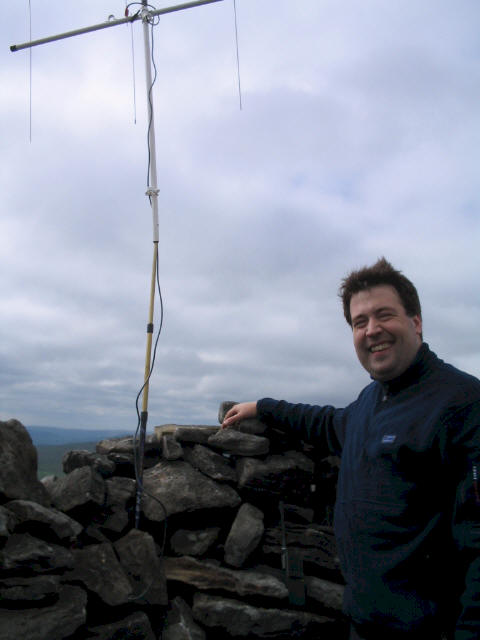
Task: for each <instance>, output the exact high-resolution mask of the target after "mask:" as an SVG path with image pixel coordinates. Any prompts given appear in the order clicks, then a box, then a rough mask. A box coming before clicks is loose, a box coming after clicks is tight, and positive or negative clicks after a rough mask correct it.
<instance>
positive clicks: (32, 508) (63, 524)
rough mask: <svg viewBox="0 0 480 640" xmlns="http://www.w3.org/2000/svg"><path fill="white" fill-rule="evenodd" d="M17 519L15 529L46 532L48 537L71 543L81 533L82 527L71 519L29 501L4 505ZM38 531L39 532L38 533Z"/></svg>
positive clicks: (11, 502)
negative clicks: (26, 528)
mask: <svg viewBox="0 0 480 640" xmlns="http://www.w3.org/2000/svg"><path fill="white" fill-rule="evenodd" d="M4 506H5V507H6V508H7V509H9V511H11V512H12V513H14V514H15V515H16V517H17V528H18V527H20V526H21V527H22V529H23V528H25V527H27V526H28V528H29V529H28V530H29V531H30V532H31V533H37V535H39V532H40V531H41V532H46V533H47V534H48V537H51V535H52V534H53V536H54V537H55V538H57V539H58V540H66V541H73V540H75V538H77V536H78V535H79V534H80V532H81V531H82V528H83V527H82V525H81V524H80V523H78V522H77V521H76V520H73V518H70V517H69V516H67V515H66V514H64V513H62V512H61V511H59V510H58V509H54V508H53V507H51V508H47V507H44V506H42V505H41V504H38V502H31V501H30V500H12V501H10V502H7V503H6V504H5V505H4ZM38 530H39V531H38Z"/></svg>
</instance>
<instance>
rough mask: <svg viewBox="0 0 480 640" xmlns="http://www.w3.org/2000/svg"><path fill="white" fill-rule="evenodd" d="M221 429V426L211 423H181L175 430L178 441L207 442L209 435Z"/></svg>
mask: <svg viewBox="0 0 480 640" xmlns="http://www.w3.org/2000/svg"><path fill="white" fill-rule="evenodd" d="M218 430H219V427H212V426H210V425H191V426H188V425H181V426H178V427H177V428H176V430H175V438H176V440H178V442H192V443H196V444H206V442H207V440H208V439H209V437H210V436H211V435H213V434H215V433H217V431H218Z"/></svg>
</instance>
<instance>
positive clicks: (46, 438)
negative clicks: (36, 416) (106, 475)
mask: <svg viewBox="0 0 480 640" xmlns="http://www.w3.org/2000/svg"><path fill="white" fill-rule="evenodd" d="M26 429H27V431H28V433H29V434H30V437H31V438H32V442H33V444H34V445H35V446H38V445H64V444H76V443H79V442H99V441H100V440H105V439H107V438H117V437H120V436H124V437H125V436H133V434H134V432H135V429H136V426H135V428H132V430H131V431H114V430H113V429H61V428H60V427H41V426H35V425H33V426H27V427H26ZM84 448H86V447H84Z"/></svg>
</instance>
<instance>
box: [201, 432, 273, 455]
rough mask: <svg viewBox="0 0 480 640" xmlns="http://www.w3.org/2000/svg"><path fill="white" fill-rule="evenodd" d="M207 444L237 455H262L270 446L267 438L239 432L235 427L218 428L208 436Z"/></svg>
mask: <svg viewBox="0 0 480 640" xmlns="http://www.w3.org/2000/svg"><path fill="white" fill-rule="evenodd" d="M208 444H209V446H210V447H214V448H215V449H220V450H221V451H225V452H226V453H230V454H232V455H237V456H262V455H265V454H267V453H268V450H269V448H270V442H269V440H268V438H264V437H263V436H254V435H251V434H249V433H241V432H240V431H235V429H220V430H219V431H217V433H215V434H214V435H212V436H210V438H209V439H208Z"/></svg>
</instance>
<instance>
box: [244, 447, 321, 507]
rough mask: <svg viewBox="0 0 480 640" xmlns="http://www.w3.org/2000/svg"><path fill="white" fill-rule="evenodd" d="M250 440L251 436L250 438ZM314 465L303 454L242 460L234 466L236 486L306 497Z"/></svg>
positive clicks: (285, 454) (287, 453) (290, 452)
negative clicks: (235, 467)
mask: <svg viewBox="0 0 480 640" xmlns="http://www.w3.org/2000/svg"><path fill="white" fill-rule="evenodd" d="M252 437H253V436H252ZM313 472H314V464H313V462H312V461H311V460H310V458H308V457H307V456H305V455H304V454H303V453H300V452H298V451H287V452H286V453H284V454H274V455H271V456H268V457H267V458H265V460H258V459H257V458H241V459H240V460H238V462H237V477H238V486H239V487H240V488H249V489H256V490H258V491H262V492H271V493H275V494H277V495H278V494H279V495H285V494H290V493H300V494H302V495H305V493H306V492H307V491H308V488H309V486H310V484H311V482H312V478H313Z"/></svg>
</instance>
